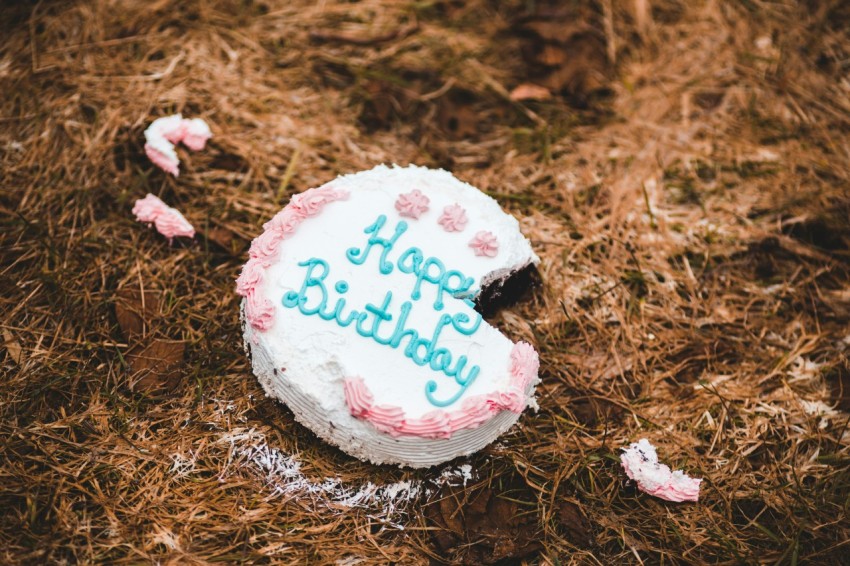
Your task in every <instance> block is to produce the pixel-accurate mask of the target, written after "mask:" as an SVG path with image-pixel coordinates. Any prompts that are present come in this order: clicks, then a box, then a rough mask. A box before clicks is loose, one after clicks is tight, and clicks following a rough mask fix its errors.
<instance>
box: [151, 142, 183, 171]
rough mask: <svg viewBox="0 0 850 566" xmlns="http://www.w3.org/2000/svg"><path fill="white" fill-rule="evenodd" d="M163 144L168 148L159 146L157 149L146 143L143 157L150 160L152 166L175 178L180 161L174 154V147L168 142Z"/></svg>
mask: <svg viewBox="0 0 850 566" xmlns="http://www.w3.org/2000/svg"><path fill="white" fill-rule="evenodd" d="M165 144H166V145H167V146H169V147H166V146H163V145H160V147H159V148H157V147H156V146H154V145H151V144H149V143H146V144H145V155H147V156H148V159H150V160H151V162H152V163H153V164H154V165H156V166H157V167H159V168H160V169H162V170H163V171H165V172H166V173H171V174H172V175H174V176H175V177H176V176H177V175H179V174H180V160H179V159H178V158H177V154H176V153H175V152H174V146H172V145H171V144H169V143H168V142H165Z"/></svg>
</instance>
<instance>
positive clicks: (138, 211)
mask: <svg viewBox="0 0 850 566" xmlns="http://www.w3.org/2000/svg"><path fill="white" fill-rule="evenodd" d="M133 214H135V215H136V220H138V221H139V222H145V223H147V224H153V225H154V226H155V227H156V231H157V232H159V233H160V234H162V235H163V236H165V237H166V238H168V240H169V241H172V240H173V239H174V238H176V237H177V236H183V237H186V238H194V237H195V228H194V227H193V226H192V225H191V224H190V223H189V221H188V220H186V217H185V216H183V215H182V214H180V211H179V210H177V209H176V208H172V207H170V206H168V205H167V204H165V203H164V202H162V200H160V199H159V197H157V196H155V195H152V194H150V193H148V196H146V197H145V198H143V199H139V200H137V201H136V204H135V205H133Z"/></svg>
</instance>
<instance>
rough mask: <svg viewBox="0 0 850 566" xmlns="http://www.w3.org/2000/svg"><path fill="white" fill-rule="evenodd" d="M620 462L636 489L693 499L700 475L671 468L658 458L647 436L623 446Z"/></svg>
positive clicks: (672, 498) (675, 498)
mask: <svg viewBox="0 0 850 566" xmlns="http://www.w3.org/2000/svg"><path fill="white" fill-rule="evenodd" d="M620 463H622V465H623V470H624V471H625V472H626V475H627V476H629V479H630V480H632V481H634V482H635V483H637V486H638V489H640V490H641V491H643V492H646V493H648V494H649V495H653V496H655V497H659V498H661V499H664V500H666V501H697V500H698V499H699V484H700V483H701V482H702V479H698V478H692V477H690V476H688V475H687V474H685V473H684V472H683V471H682V470H676V471H675V472H671V471H670V468H669V467H668V466H666V465H664V464H661V463H659V462H658V454H657V453H656V451H655V446H653V445H652V444H651V443H650V442H649V441H648V440H647V439H645V438H642V439H640V440H639V441H637V442H633V443H632V444H630V445H629V447H628V448H623V453H622V454H621V455H620Z"/></svg>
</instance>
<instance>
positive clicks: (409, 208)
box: [395, 189, 431, 218]
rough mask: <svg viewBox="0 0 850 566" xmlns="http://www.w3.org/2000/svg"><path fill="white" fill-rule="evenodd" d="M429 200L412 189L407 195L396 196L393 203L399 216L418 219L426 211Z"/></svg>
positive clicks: (418, 191) (417, 190)
mask: <svg viewBox="0 0 850 566" xmlns="http://www.w3.org/2000/svg"><path fill="white" fill-rule="evenodd" d="M430 202H431V199H429V198H428V197H426V196H425V195H423V194H422V191H420V190H419V189H413V190H412V191H410V192H409V193H403V194H400V195H398V199H397V200H396V201H395V209H396V210H397V211H398V213H399V215H400V216H407V217H408V218H419V217H420V216H422V214H424V213H425V212H427V211H428V203H430Z"/></svg>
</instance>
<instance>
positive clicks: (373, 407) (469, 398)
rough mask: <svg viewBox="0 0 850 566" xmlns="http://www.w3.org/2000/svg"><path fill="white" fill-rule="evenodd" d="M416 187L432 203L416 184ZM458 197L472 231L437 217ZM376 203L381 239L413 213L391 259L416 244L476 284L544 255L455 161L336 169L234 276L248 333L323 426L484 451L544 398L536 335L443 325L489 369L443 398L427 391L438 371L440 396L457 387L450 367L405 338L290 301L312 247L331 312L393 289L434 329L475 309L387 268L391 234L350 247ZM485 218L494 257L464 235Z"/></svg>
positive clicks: (331, 432)
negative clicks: (380, 242)
mask: <svg viewBox="0 0 850 566" xmlns="http://www.w3.org/2000/svg"><path fill="white" fill-rule="evenodd" d="M414 191H419V193H420V194H421V196H423V197H425V198H427V199H428V200H427V203H425V201H424V200H423V199H420V198H419V196H418V195H415V194H411V193H414ZM402 196H406V197H412V198H406V199H401V201H402V204H401V206H400V208H401V210H400V209H399V206H397V205H398V203H399V199H400V197H402ZM451 206H458V207H460V208H462V209H463V211H464V214H465V216H466V217H467V218H466V223H467V228H466V229H465V230H464V233H466V232H467V231H469V232H468V234H467V235H466V236H465V237H464V236H463V235H462V234H460V233H458V232H456V231H449V230H446V229H445V227H444V226H443V223H442V222H440V219H441V216H442V215H443V213H444V212H445V209H446V208H447V207H451ZM423 207H427V208H425V209H424V210H423ZM414 210H415V211H416V213H418V216H416V213H413V212H411V211H414ZM379 215H383V216H385V217H386V225H385V226H384V227H383V228H381V230H380V231H379V232H378V235H379V236H380V237H389V236H390V235H391V234H392V230H393V227H395V226H397V225H398V223H399V222H400V221H404V222H406V223H407V229H406V231H404V232H403V233H402V234H401V235H400V236H399V237H398V239H397V243H396V244H395V245H394V246H391V249H389V250H387V253H386V259H387V260H388V261H389V262H390V263H393V262H397V261H399V257H400V254H401V253H402V252H403V251H404V250H405V249H407V248H409V247H410V246H418V247H419V248H420V249H421V253H422V255H423V258H430V257H435V258H439V259H440V260H441V262H442V263H444V264H445V268H446V269H447V270H448V269H450V268H451V269H462V272H463V274H464V275H465V276H467V277H470V278H471V280H472V281H474V285H473V286H472V289H471V292H474V291H475V290H477V289H479V288H480V287H481V286H482V285H483V284H486V283H488V282H489V281H492V280H494V279H497V278H500V277H504V276H507V275H508V274H510V273H511V272H513V271H516V270H519V269H521V268H523V267H525V266H527V265H528V264H529V263H536V262H537V257H536V256H535V255H534V253H533V252H532V251H531V247H530V245H529V244H528V241H527V240H526V239H525V238H524V237H523V236H522V234H521V233H520V232H519V227H518V224H517V222H516V220H515V219H514V218H512V217H511V216H509V215H507V214H505V213H504V212H503V211H502V210H501V208H500V207H499V206H498V204H497V203H496V202H495V201H494V200H493V199H491V198H490V197H488V196H486V195H484V194H483V193H481V192H480V191H478V190H477V189H475V188H473V187H471V186H470V185H467V184H465V183H462V182H460V181H458V180H457V179H455V178H454V177H453V176H451V175H450V174H449V173H446V172H445V171H434V170H429V169H425V168H419V167H408V168H398V167H393V168H388V167H384V166H379V167H377V168H375V169H373V170H371V171H366V172H363V173H359V174H355V175H348V176H343V177H339V178H337V179H335V180H333V181H331V182H330V183H328V184H327V185H325V186H323V187H320V188H318V189H312V190H310V191H306V192H304V193H301V194H299V195H296V196H295V197H293V199H292V201H291V202H290V204H289V205H287V207H286V208H284V210H282V211H281V212H279V213H278V214H276V215H275V216H274V217H273V218H271V219H270V220H269V221H268V222H266V223H265V224H264V230H265V232H264V233H263V234H261V235H260V236H258V237H257V238H256V239H255V241H254V243H253V244H252V246H251V250H250V252H249V260H248V262H247V263H246V264H245V266H244V268H243V270H242V273H241V274H240V276H239V278H238V279H237V292H238V293H239V294H240V295H241V296H243V297H244V300H243V303H242V309H243V315H244V321H245V325H246V332H245V334H246V343H247V345H248V346H249V348H250V350H251V354H252V360H253V365H254V371H255V373H256V374H257V375H258V377H259V379H260V382H261V384H263V387H264V388H265V389H266V391H267V393H269V394H270V395H272V396H274V397H277V398H279V399H281V400H283V401H284V402H286V403H287V404H288V405H289V406H290V407H291V408H292V410H293V413H294V414H295V416H296V418H298V419H299V420H300V421H301V422H303V423H304V424H305V425H306V426H308V427H310V428H312V429H313V430H314V431H316V432H317V434H319V435H320V436H322V438H325V439H327V440H329V441H331V442H334V443H336V444H338V445H340V447H341V448H343V450H345V451H347V452H349V453H350V454H353V455H355V456H357V457H360V458H363V459H369V460H372V461H374V462H391V463H397V464H401V465H409V466H416V467H421V466H427V465H433V464H437V463H439V462H442V461H445V460H447V459H450V458H451V457H453V456H456V455H459V454H464V453H469V452H472V451H475V450H478V449H480V448H481V447H483V446H484V445H486V444H487V443H489V442H491V441H492V440H494V439H495V438H496V436H498V434H500V433H501V432H503V431H504V430H505V429H506V428H508V427H509V426H510V425H511V424H512V423H513V422H515V421H516V418H517V417H518V415H519V413H520V412H522V410H523V409H524V408H526V407H527V406H529V405H531V406H535V405H534V401H533V389H534V385H535V384H536V382H537V368H538V361H537V355H536V353H535V352H534V349H533V347H531V346H530V345H528V344H523V343H520V344H517V345H514V344H513V343H512V342H511V341H510V340H509V339H508V338H507V337H505V336H503V335H502V334H501V333H499V332H498V331H497V330H496V329H495V328H493V327H491V326H489V325H488V324H487V323H486V321H482V322H481V323H480V327H479V328H478V329H477V330H476V331H475V332H474V333H473V334H472V335H469V336H464V335H460V334H456V333H452V332H450V331H446V332H445V334H444V336H443V338H441V340H444V341H441V345H445V346H446V347H447V348H449V349H450V350H451V351H452V353H453V354H454V355H455V357H456V356H460V355H464V356H467V357H468V358H469V364H470V365H472V364H476V365H478V366H480V373H479V374H478V376H477V378H476V379H475V380H474V381H473V382H471V385H469V386H468V388H467V389H466V390H465V391H461V392H460V393H462V394H461V395H460V396H459V397H457V398H456V399H455V400H454V401H453V402H451V403H449V404H448V405H447V406H436V405H434V404H433V403H431V402H429V401H428V400H427V399H426V395H425V389H426V384H427V383H429V382H434V383H435V391H436V393H435V396H437V397H438V398H439V399H441V400H445V399H448V398H449V397H452V394H455V393H457V392H458V385H457V384H455V383H454V380H453V379H450V378H448V377H446V376H445V375H442V374H441V373H439V372H437V371H435V370H434V369H432V368H430V367H427V365H426V366H420V365H417V364H414V363H412V362H411V360H410V359H408V358H406V357H405V355H404V354H403V353H402V350H403V349H404V347H403V346H402V347H399V348H392V347H389V346H387V345H383V344H380V343H377V342H376V341H375V340H372V339H370V338H367V337H364V335H361V334H359V333H358V332H355V331H354V326H355V325H354V324H352V325H351V326H347V327H341V326H340V325H339V324H336V323H335V321H333V320H325V319H322V318H320V317H319V316H315V315H314V316H307V315H305V314H303V313H302V312H299V309H298V308H293V304H295V303H294V302H290V303H289V304H288V305H287V304H286V303H285V302H284V300H283V298H284V296H286V295H287V294H289V295H293V294H296V293H297V292H298V291H299V289H301V288H302V286H303V285H304V284H305V283H304V282H305V272H306V269H307V267H305V265H306V264H307V263H309V261H312V260H311V258H312V259H315V258H323V259H324V260H326V267H325V268H323V269H326V270H327V271H328V274H327V275H326V283H327V285H326V293H327V295H328V296H329V299H328V307H327V310H328V312H330V311H331V309H332V308H333V301H334V300H336V299H337V298H339V297H343V298H344V299H345V300H346V301H347V303H346V304H345V305H343V307H342V311H341V312H348V310H349V309H354V308H362V307H363V305H367V304H373V305H377V304H380V302H381V298H382V297H384V296H385V293H386V292H387V291H391V292H392V301H391V302H390V303H389V304H390V306H389V307H388V308H387V310H386V312H387V313H391V316H392V317H395V318H393V320H394V321H395V320H398V318H399V316H400V311H399V305H400V303H401V301H403V300H408V301H410V302H411V303H412V304H413V308H412V309H411V310H410V312H409V317H408V323H409V327H410V328H414V329H419V330H421V331H423V336H424V335H425V332H424V331H425V330H430V329H433V328H434V327H435V325H436V323H437V321H438V320H439V318H440V316H441V315H442V314H443V313H450V314H454V313H459V312H468V313H469V314H471V315H475V313H474V312H473V311H472V310H471V309H470V308H469V307H468V306H466V305H465V304H463V303H462V299H461V298H454V297H452V296H451V294H450V293H443V302H444V303H445V305H444V308H441V309H437V308H436V307H434V306H433V305H435V304H436V303H437V288H436V286H435V285H433V284H430V283H428V282H427V281H424V282H422V285H421V289H420V290H421V297H419V298H418V299H416V300H413V299H411V298H410V297H412V296H413V290H414V287H415V285H416V275H415V274H411V273H404V272H403V270H402V269H400V268H399V267H398V265H399V264H396V265H395V269H392V270H391V272H390V273H381V272H379V270H378V267H379V265H380V264H379V261H378V260H379V257H380V256H381V251H383V248H381V247H380V246H376V247H375V248H374V249H373V250H372V252H371V254H372V255H371V256H369V257H368V258H367V261H366V262H365V263H363V264H362V265H354V264H353V263H352V262H351V261H348V260H347V259H346V252H347V250H350V249H353V248H364V246H365V244H366V243H367V240H368V239H369V238H370V235H369V234H370V233H369V232H368V230H367V227H369V226H370V225H372V224H373V223H374V222H375V220H376V217H377V216H379ZM484 229H487V230H488V231H492V232H495V233H498V234H499V237H500V240H501V246H500V253H499V255H498V256H496V257H488V256H477V255H476V254H475V253H474V250H472V249H471V248H470V247H469V246H467V245H466V244H467V242H468V241H469V238H470V236H469V234H475V233H477V232H479V231H481V230H484ZM372 235H373V236H375V234H374V233H372ZM320 272H321V270H317V271H316V272H315V273H320ZM315 273H314V275H315ZM322 277H325V275H324V274H323V275H322ZM335 283H336V284H337V285H336V287H335V286H334V284H335ZM343 283H344V284H343ZM339 289H342V291H341V293H344V295H341V294H340V291H339ZM470 294H471V293H470ZM316 296H318V295H316ZM337 305H339V303H337ZM417 447H418V448H417ZM420 449H421V450H425V451H426V452H423V453H420Z"/></svg>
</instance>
